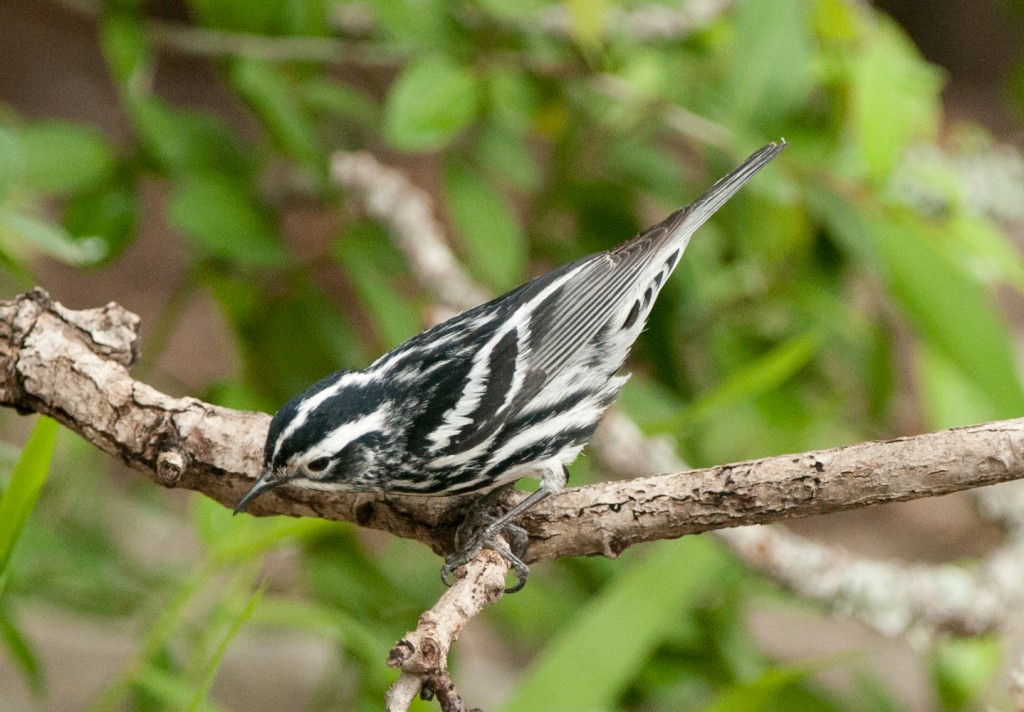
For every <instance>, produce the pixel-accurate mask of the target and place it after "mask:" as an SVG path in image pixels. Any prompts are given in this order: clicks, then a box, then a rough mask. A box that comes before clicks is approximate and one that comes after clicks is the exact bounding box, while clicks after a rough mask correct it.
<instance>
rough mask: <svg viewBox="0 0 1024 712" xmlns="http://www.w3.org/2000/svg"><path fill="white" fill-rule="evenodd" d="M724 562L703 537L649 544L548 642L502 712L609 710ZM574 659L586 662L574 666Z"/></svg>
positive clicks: (711, 580)
mask: <svg viewBox="0 0 1024 712" xmlns="http://www.w3.org/2000/svg"><path fill="white" fill-rule="evenodd" d="M724 563H725V557H724V556H723V555H722V554H721V553H720V552H719V550H718V549H717V548H716V547H715V544H714V543H713V541H712V540H711V539H708V538H706V537H686V538H684V539H680V540H679V541H673V542H659V543H658V544H656V545H653V546H651V547H648V549H647V557H646V558H645V559H644V560H643V561H641V562H640V563H638V564H636V565H634V566H633V567H632V568H629V569H627V570H624V571H622V572H621V573H620V574H619V575H617V576H616V577H615V578H614V580H613V581H612V582H611V583H610V584H609V585H608V586H607V587H606V588H605V589H604V590H603V591H602V592H601V593H600V594H599V595H598V596H596V597H594V598H593V599H591V601H590V602H589V603H588V604H587V605H586V606H584V607H583V608H582V609H580V610H579V611H578V612H577V614H576V616H575V617H574V619H573V620H571V621H567V622H566V625H565V628H564V629H563V630H562V631H561V632H560V633H559V634H558V635H557V636H556V637H555V638H554V640H552V641H551V643H550V644H549V645H548V647H547V648H546V649H545V650H544V651H543V652H542V653H541V654H540V656H539V657H538V658H537V659H536V660H535V661H534V663H533V664H532V665H531V666H530V668H529V670H527V672H526V674H525V675H524V676H523V679H522V681H521V682H520V683H519V685H518V686H517V687H516V689H515V690H513V692H512V695H511V697H510V699H508V700H507V701H506V702H505V704H504V705H503V706H502V709H503V710H515V712H532V711H533V710H544V711H547V710H559V712H591V711H592V710H600V709H614V708H616V707H617V706H618V705H617V699H618V696H619V694H621V692H622V691H623V690H624V689H625V687H626V686H627V685H628V684H629V681H630V680H631V679H633V677H634V676H635V674H636V671H637V669H638V668H639V667H640V666H641V665H643V664H644V662H645V661H646V660H648V659H649V658H650V656H651V655H652V654H653V653H654V650H655V649H656V648H657V646H658V645H659V643H661V642H662V641H663V640H664V636H665V635H666V634H667V632H668V627H667V626H666V621H671V620H674V619H677V618H678V617H679V616H681V615H683V613H684V612H685V611H686V610H687V609H688V608H690V607H693V606H695V605H696V603H697V602H698V600H699V599H700V598H701V596H702V595H704V594H705V593H706V592H707V591H708V589H709V588H711V587H712V586H714V585H715V581H716V578H717V576H719V575H720V573H721V570H722V567H723V565H724ZM581 661H585V663H584V664H581Z"/></svg>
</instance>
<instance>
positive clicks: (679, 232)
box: [662, 139, 787, 242]
mask: <svg viewBox="0 0 1024 712" xmlns="http://www.w3.org/2000/svg"><path fill="white" fill-rule="evenodd" d="M786 145H787V144H786V140H785V139H779V141H778V142H777V143H776V142H775V141H773V142H772V143H769V144H768V145H767V146H765V147H764V148H761V149H760V150H758V151H756V152H755V153H754V154H752V155H751V156H750V158H748V159H747V160H745V161H744V162H743V163H742V164H741V165H740V166H738V167H737V168H735V169H733V170H732V171H731V172H730V173H729V174H728V175H726V176H725V177H723V178H721V179H720V180H719V181H718V182H717V183H715V184H714V185H713V186H711V187H710V188H709V189H708V191H707V192H706V193H704V195H702V196H701V197H699V198H697V200H695V201H693V202H692V203H690V204H689V205H688V206H686V207H685V208H681V209H680V210H677V211H676V212H674V213H672V215H670V216H669V217H668V219H666V220H665V222H664V223H662V224H663V225H665V228H666V230H665V233H666V234H665V242H676V241H680V240H681V241H685V240H686V239H687V238H689V236H690V235H692V234H693V233H694V232H696V230H697V228H699V227H700V226H701V225H703V224H704V223H705V222H707V220H708V218H710V217H711V216H712V215H714V214H715V212H716V211H717V210H718V209H719V208H721V207H722V206H723V205H725V203H726V202H727V201H728V200H729V199H730V198H731V197H732V196H734V195H736V193H737V192H739V189H740V188H742V187H743V185H744V184H745V183H746V182H747V181H748V180H750V179H751V178H753V177H754V174H756V173H757V172H758V171H759V170H761V169H762V168H764V167H765V166H767V165H768V164H769V163H771V162H772V161H773V160H774V159H775V157H776V156H778V155H779V154H780V153H782V150H783V149H784V148H786Z"/></svg>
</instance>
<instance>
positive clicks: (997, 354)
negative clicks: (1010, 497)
mask: <svg viewBox="0 0 1024 712" xmlns="http://www.w3.org/2000/svg"><path fill="white" fill-rule="evenodd" d="M872 227H873V230H872V232H873V233H874V236H875V240H876V242H877V244H878V246H879V247H880V248H881V251H882V256H883V259H884V260H885V262H886V267H887V268H888V277H889V280H890V289H891V290H892V292H893V295H894V296H895V297H896V298H897V299H898V300H899V302H900V303H901V305H902V306H903V308H904V310H905V311H906V313H907V315H908V317H909V318H910V320H911V322H912V323H913V324H914V325H915V326H916V327H917V329H918V331H919V333H920V334H921V335H922V336H923V337H924V338H926V339H927V340H928V341H929V342H930V343H931V344H932V346H933V347H934V348H935V349H937V350H938V351H940V352H941V353H944V354H945V355H946V356H947V357H948V358H949V359H950V360H951V361H952V362H953V363H955V364H957V366H959V367H960V369H961V371H962V372H963V373H964V375H965V376H967V377H968V378H970V380H971V381H972V382H973V383H974V385H975V386H976V387H977V388H978V389H979V390H980V391H981V392H982V393H984V394H986V395H987V396H988V398H989V401H990V402H991V404H992V408H993V410H992V417H993V418H1010V417H1016V416H1019V415H1020V414H1021V413H1024V389H1022V387H1021V382H1020V377H1019V375H1018V372H1017V356H1016V353H1015V351H1014V348H1013V340H1012V338H1011V336H1010V333H1009V330H1008V329H1007V327H1006V325H1005V324H1003V323H1002V321H1001V320H1000V318H999V316H998V313H997V311H996V309H995V307H994V305H993V304H992V302H991V301H990V299H989V298H988V296H987V295H986V294H985V292H984V289H983V288H982V287H981V285H979V284H978V282H977V281H976V280H974V279H972V278H971V276H970V275H968V274H967V273H966V272H965V271H964V270H963V269H962V267H961V266H960V265H958V264H956V263H954V262H952V261H951V260H949V259H948V258H947V257H946V255H945V254H943V252H942V251H941V250H940V249H939V248H938V247H937V246H936V240H937V239H941V238H939V236H938V235H936V234H935V233H933V232H931V231H926V230H924V229H922V227H921V226H920V225H919V224H918V223H916V222H914V221H912V220H903V221H898V222H890V221H880V220H879V221H875V222H874V223H873V225H872Z"/></svg>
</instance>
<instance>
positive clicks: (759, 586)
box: [0, 0, 1024, 712]
mask: <svg viewBox="0 0 1024 712" xmlns="http://www.w3.org/2000/svg"><path fill="white" fill-rule="evenodd" d="M1022 30H1024V5H1022V4H1021V3H1020V2H1019V0H1004V1H1002V2H995V1H992V0H981V1H979V0H973V1H971V0H956V1H953V2H947V3H934V2H914V1H911V0H905V1H899V0H889V1H888V2H880V3H873V4H869V3H865V2H860V1H858V0H813V1H811V2H803V1H802V0H734V1H732V2H730V1H728V0H683V1H682V2H669V3H658V2H622V3H618V2H614V1H613V0H569V1H567V2H565V3H562V4H548V3H546V2H544V1H543V0H527V1H526V2H522V3H518V4H516V5H514V6H509V4H507V3H504V2H499V1H498V0H467V1H466V2H445V1H444V0H384V1H382V2H359V1H337V0H266V1H265V2H256V3H254V2H250V1H249V0H151V1H149V2H145V1H144V0H108V1H107V2H103V1H102V0H4V1H3V2H2V3H0V294H2V297H3V298H4V299H7V298H11V297H13V296H14V295H15V294H17V293H19V292H21V291H24V290H25V289H27V288H29V287H31V286H33V285H40V286H42V287H44V288H45V289H47V290H48V291H49V292H50V293H51V294H52V295H53V297H54V298H55V299H57V300H59V301H61V302H62V303H64V304H65V305H67V306H69V307H72V308H88V307H96V306H101V305H103V304H106V303H107V302H110V301H116V302H119V303H120V304H122V305H124V306H125V307H126V308H128V309H129V310H131V311H133V312H135V313H137V314H139V315H140V316H141V317H142V343H141V358H140V360H139V362H138V364H137V365H136V366H135V367H134V368H133V374H134V375H135V377H136V378H138V379H140V380H143V381H146V382H148V383H150V384H152V385H154V386H155V387H157V388H160V389H162V390H165V391H167V392H169V393H171V394H174V395H192V396H196V397H200V398H203V399H205V400H208V401H211V402H215V403H219V404H223V405H226V406H229V407H237V408H246V409H253V410H264V411H267V412H272V411H273V410H275V409H276V408H277V407H278V406H280V405H281V404H282V403H283V402H284V401H285V400H287V399H288V398H289V397H290V396H291V395H293V394H294V393H296V392H298V391H299V390H301V389H302V388H304V387H305V386H306V385H308V384H309V383H311V382H313V381H314V380H316V379H318V378H320V377H321V376H323V375H325V374H327V373H328V372H330V371H333V370H335V369H337V368H340V367H350V368H357V367H361V366H365V365H366V364H368V363H369V362H370V361H371V360H373V358H375V357H376V356H377V355H379V354H380V353H382V352H383V351H384V350H386V349H388V348H390V347H392V346H394V345H396V344H397V343H399V342H401V341H402V340H404V339H405V338H408V337H409V336H411V335H413V334H414V333H416V332H418V331H419V330H421V329H422V328H424V327H425V326H427V325H428V324H429V323H430V320H431V318H432V317H433V315H434V313H435V312H434V311H433V310H432V309H431V305H432V303H433V302H434V301H435V300H434V296H433V295H432V294H431V293H429V291H428V290H426V289H425V288H424V287H423V286H422V285H420V283H419V280H418V279H417V277H418V275H416V274H414V273H412V272H411V271H410V268H409V266H408V265H407V263H406V261H405V260H404V258H403V256H402V254H401V253H400V252H399V251H398V250H397V249H396V248H395V247H394V246H393V242H392V240H391V236H390V235H389V232H388V226H387V225H386V224H383V223H382V222H380V221H378V220H375V219H374V218H373V217H372V216H371V215H370V214H369V211H368V210H367V207H366V205H365V204H364V203H363V202H362V201H361V200H360V197H359V195H357V194H355V193H353V192H351V191H349V190H346V189H345V188H343V187H340V186H339V185H337V184H335V183H334V182H333V181H332V180H331V176H330V171H329V167H330V160H331V156H332V154H333V153H334V152H336V151H342V152H352V151H359V150H366V151H370V152H371V153H372V154H373V155H374V156H375V157H376V158H377V159H378V160H379V161H381V162H382V163H384V164H386V165H388V166H391V167H393V168H396V169H398V170H400V171H402V172H403V173H404V174H405V175H406V176H407V179H408V180H409V181H410V182H411V183H412V184H414V185H416V186H418V187H420V188H422V189H424V190H425V191H427V192H428V193H429V195H430V196H431V197H432V200H433V203H434V214H435V215H436V217H437V218H438V219H439V220H440V221H441V222H442V225H443V226H444V227H445V229H446V230H447V232H448V235H449V236H450V239H451V241H452V244H453V249H454V250H455V252H456V254H457V255H458V256H459V258H460V259H461V260H462V261H463V263H464V264H465V265H466V267H467V269H468V270H469V272H470V273H471V274H472V275H473V277H475V278H476V279H477V280H478V281H479V282H480V283H481V284H483V285H484V286H485V287H486V288H487V289H489V290H491V291H493V292H495V293H497V292H500V291H503V290H506V289H508V288H511V287H513V286H515V285H517V284H519V283H520V282H522V281H523V280H525V279H526V278H528V277H529V276H532V275H535V274H539V273H541V272H543V271H544V270H546V269H549V268H551V267H553V266H556V265H559V264H562V263H564V262H567V261H570V260H572V259H574V258H576V257H578V256H580V255H583V254H586V253H588V252H592V251H596V250H600V249H606V248H608V247H611V246H613V245H615V244H617V243H619V242H621V241H622V240H624V239H626V238H628V237H630V236H632V235H634V234H635V233H637V232H638V231H639V230H641V229H642V228H644V227H645V226H647V225H649V224H651V223H653V222H655V221H658V220H660V219H661V218H662V217H664V215H665V214H667V213H668V212H669V211H671V210H673V209H675V208H676V207H679V206H680V205H683V204H685V203H687V202H689V201H690V200H692V199H693V198H694V197H696V196H697V195H698V194H700V193H701V192H702V191H703V190H704V189H705V188H706V187H708V186H709V185H710V184H711V183H712V182H713V181H714V180H716V179H717V178H718V177H720V175H722V174H723V173H724V172H725V171H727V170H728V169H729V168H731V167H732V166H734V165H735V164H737V163H738V162H739V161H740V160H741V159H742V158H744V157H745V156H746V155H747V154H748V153H749V152H751V151H752V150H753V149H755V148H757V147H759V146H760V145H762V144H764V143H766V142H767V141H769V140H774V139H777V138H779V137H780V136H784V137H785V138H786V139H787V140H788V141H789V143H790V147H789V148H788V149H787V151H786V152H785V153H784V154H783V155H782V157H781V158H780V159H779V160H777V161H776V162H775V164H773V166H772V167H771V168H770V169H769V170H766V171H764V172H763V173H762V174H760V175H759V176H758V177H757V179H756V180H755V181H753V182H752V183H751V184H750V185H749V186H748V187H747V188H745V189H744V191H743V192H742V193H741V194H740V195H739V196H738V197H737V198H735V199H734V200H733V201H732V202H731V203H730V204H729V205H727V206H726V207H725V208H724V209H723V210H722V211H721V212H720V213H719V215H717V216H716V217H715V218H714V219H713V220H712V221H711V223H709V225H708V226H707V227H705V228H704V229H703V230H702V231H701V233H700V234H699V236H698V238H697V239H695V240H694V242H693V243H692V245H691V247H690V248H689V251H688V252H687V256H686V258H685V259H684V261H683V264H682V265H681V266H680V268H679V269H678V270H677V272H676V274H675V275H674V276H673V278H672V280H670V282H669V283H668V285H667V287H666V289H665V290H664V291H663V293H662V296H661V298H660V300H659V303H658V307H657V308H656V309H655V313H654V315H653V316H652V318H651V321H650V324H649V327H648V329H647V331H646V332H645V333H644V335H643V336H642V337H641V339H640V341H639V342H638V344H637V347H636V348H635V350H634V354H633V358H632V362H631V363H632V370H633V371H634V373H635V375H634V377H633V378H632V380H631V381H630V383H629V385H628V387H627V390H626V391H625V392H624V394H623V397H622V399H621V402H620V407H621V408H622V409H623V410H624V411H625V412H626V413H627V414H628V415H629V416H630V417H632V418H633V419H634V420H635V421H636V422H637V423H638V424H639V425H640V426H641V427H642V428H643V429H644V431H645V432H647V433H649V434H652V435H659V436H661V437H663V438H668V439H669V441H670V442H672V443H673V444H674V445H675V446H676V447H677V448H678V452H679V454H680V456H681V457H682V458H683V459H685V461H686V462H687V463H689V464H691V465H693V466H705V465H711V464H717V463H724V462H729V461H735V460H740V459H746V458H752V457H760V456H765V455H771V454H777V453H784V452H799V451H803V450H807V449H817V448H825V447H832V446H838V445H844V444H849V443H854V442H858V441H862V440H865V439H871V438H881V437H893V436H898V435H906V434H914V433H920V432H926V431H929V430H934V429H938V428H943V427H951V426H955V425H963V424H968V423H974V422H984V421H987V420H994V419H999V418H1009V417H1017V416H1020V415H1021V414H1022V413H1024V388H1022V385H1021V380H1020V377H1019V374H1020V353H1021V333H1022V324H1024V310H1022V306H1024V302H1022V299H1021V295H1022V293H1024V261H1022V259H1021V253H1020V245H1021V239H1022V236H1024V232H1022V226H1024V159H1022V155H1021V150H1022V133H1021V128H1022V125H1024V124H1022V120H1024V40H1022V38H1024V34H1022ZM34 422H35V418H23V417H20V416H18V415H16V414H15V413H13V412H3V413H0V428H2V430H3V441H4V442H5V443H6V444H5V445H3V447H2V449H0V485H3V486H4V487H7V486H8V483H10V482H11V477H10V474H11V470H12V468H13V467H14V464H15V463H16V462H18V461H19V457H20V456H21V451H22V446H23V444H24V443H25V441H26V438H27V437H28V434H29V431H30V430H31V429H32V427H33V424H34ZM25 455H26V456H25V457H23V458H22V460H21V461H22V462H23V463H24V462H26V460H30V459H31V457H29V456H35V457H37V458H38V455H39V453H38V452H36V448H33V447H30V448H27V449H26V454H25ZM44 460H45V458H44ZM43 469H44V470H45V466H44V468H43ZM607 477H608V475H607V474H605V473H603V472H602V471H601V468H600V463H599V462H598V461H596V460H595V459H593V458H587V457H584V458H581V460H580V461H579V462H578V463H576V465H574V467H573V470H572V481H571V483H574V484H582V483H586V482H588V481H593V480H595V479H602V478H607ZM1008 491H1009V490H1008ZM976 509H977V508H976V507H975V501H974V500H973V499H972V498H971V497H970V496H968V495H956V496H950V497H943V498H937V499H929V500H919V501H916V502H912V503H907V504H902V505H890V506H885V507H876V508H870V509H862V510H858V511H854V512H849V513H844V514H838V515H830V516H825V517H818V518H814V519H809V520H804V521H799V522H793V523H792V524H791V525H790V526H791V527H792V529H793V530H794V531H796V532H798V533H800V534H803V535H806V536H807V537H810V538H812V539H815V540H818V541H824V542H828V543H830V544H835V545H838V546H842V547H844V548H845V549H847V550H849V551H852V552H854V553H855V554H857V555H861V556H864V557H873V558H878V559H885V560H898V561H905V562H908V563H913V564H915V565H922V566H928V565H937V564H944V563H956V564H959V565H963V566H967V567H969V566H972V565H974V564H976V563H977V562H979V561H984V560H985V559H986V557H987V556H989V555H990V554H991V552H993V551H994V550H996V549H997V547H999V546H1000V545H1001V543H1002V542H1003V541H1004V538H1005V536H1006V532H1004V531H1002V530H1001V528H1000V526H998V525H997V524H996V523H993V522H992V521H989V520H987V519H986V518H985V517H984V516H981V515H980V514H979V513H978V512H977V511H976ZM5 530H6V534H5ZM18 534H20V537H19V538H18V543H17V548H16V549H14V553H13V555H12V556H11V557H10V559H9V561H7V560H6V559H5V557H4V556H3V555H2V554H3V551H2V550H0V563H3V564H4V568H3V569H0V581H2V582H3V586H2V588H0V641H2V645H0V708H2V709H3V710H5V711H16V712H20V711H21V710H78V709H88V710H95V711H101V710H140V711H141V710H163V709H196V710H228V709H245V710H253V711H259V710H272V709H273V710H276V709H281V708H286V709H292V710H310V711H313V710H356V709H358V710H362V709H366V710H369V709H381V708H382V707H383V701H382V700H383V694H384V691H385V690H386V688H387V686H388V684H390V682H391V680H393V679H394V677H395V673H393V672H392V671H391V670H390V669H388V668H386V667H385V666H384V660H385V658H386V655H387V651H388V649H389V648H390V646H391V644H392V643H393V642H394V641H395V640H397V639H398V638H399V637H400V636H401V635H402V633H403V632H405V631H406V630H408V629H410V628H412V627H414V625H415V621H416V618H417V616H418V615H419V613H420V612H422V611H423V610H425V609H426V608H427V607H429V606H430V605H431V604H432V603H433V602H434V601H435V600H436V598H437V596H438V595H439V593H440V591H441V584H440V583H439V581H438V575H437V572H438V567H439V565H440V561H439V559H438V558H437V557H436V556H434V555H433V554H432V553H430V552H429V551H427V550H426V549H425V548H424V547H422V546H420V545H417V544H415V543H410V542H407V541H400V540H396V539H394V538H391V537H388V536H386V535H382V534H379V533H371V532H364V531H360V530H358V529H357V528H356V527H354V526H351V525H344V524H334V523H326V522H319V521H297V520H290V519H274V520H266V521H261V520H256V519H254V518H251V517H236V518H231V517H230V512H228V511H227V510H225V509H224V508H223V507H221V506H220V505H217V504H216V503H214V502H212V501H209V500H206V499H205V498H202V497H201V496H198V495H194V494H191V493H188V492H177V491H165V490H163V489H162V488H159V487H157V486H155V485H154V484H152V483H151V482H150V481H149V480H147V479H145V478H144V477H141V476H139V475H138V474H137V473H133V472H131V471H128V470H126V469H125V468H123V467H121V466H119V465H118V464H117V463H115V462H113V461H111V460H110V459H109V458H108V457H106V456H105V455H103V454H102V453H100V452H99V451H97V450H95V449H94V448H92V447H90V446H89V445H87V444H85V443H84V442H83V441H81V440H80V439H79V438H77V437H76V436H74V435H73V434H71V433H69V432H67V431H60V432H59V433H58V434H57V447H56V451H55V453H54V455H53V463H52V467H51V474H50V477H49V479H48V480H47V482H46V484H45V487H44V488H43V490H42V493H41V495H40V498H39V501H38V504H37V505H36V506H35V509H34V511H33V512H32V514H31V516H30V517H29V518H28V520H27V522H26V523H25V526H24V528H23V529H21V528H20V527H19V528H18V529H17V530H16V529H15V527H14V525H13V524H12V522H10V521H8V522H6V523H5V522H2V521H0V543H2V542H3V541H4V540H5V537H6V539H7V540H13V538H14V537H15V535H18ZM837 605H838V603H837ZM835 607H836V606H831V607H830V606H828V605H822V604H821V602H816V603H809V602H807V601H802V600H801V599H800V598H798V597H796V596H793V595H791V594H790V593H787V592H786V591H785V590H784V587H782V586H780V585H778V584H777V583H776V582H774V581H772V580H771V579H769V578H766V577H763V576H761V575H760V574H758V573H756V572H754V571H752V570H750V569H749V568H747V566H746V565H745V564H744V563H743V562H742V561H740V560H738V559H737V558H735V557H734V556H733V555H732V554H730V553H729V552H728V551H727V550H726V549H725V548H723V547H721V546H720V545H719V544H718V543H717V542H716V540H715V538H714V537H709V536H702V537H691V538H687V539H684V540H681V541H677V542H662V543H659V544H658V545H652V546H645V547H638V548H636V549H635V550H630V551H627V552H626V553H625V554H624V555H623V556H622V557H621V558H620V559H619V560H617V561H608V560H603V559H572V560H565V561H559V562H551V563H546V564H542V565H538V566H536V567H534V572H533V575H532V576H531V579H530V584H529V585H528V586H527V587H526V588H525V590H524V591H523V592H521V593H519V594H516V595H515V596H509V597H506V598H505V599H504V600H502V601H501V603H500V604H499V605H497V606H495V607H494V608H493V609H491V610H489V611H487V613H486V615H484V616H483V617H482V618H481V619H478V620H476V621H474V622H473V623H472V624H471V626H470V627H469V629H468V630H467V631H466V633H465V634H464V636H463V639H462V640H460V642H459V643H458V644H457V646H456V647H455V653H454V656H453V660H452V664H453V669H454V674H455V679H456V680H457V681H458V683H459V687H460V691H461V692H463V693H464V694H465V696H466V699H467V702H468V703H470V704H471V705H477V706H480V707H483V708H485V709H487V710H496V709H498V710H502V709H503V710H513V709H514V710H517V711H521V710H534V709H536V710H541V709H552V708H558V709H560V710H569V709H580V710H581V712H582V710H619V709H622V710H652V711H655V710H679V709H688V710H756V709H765V710H769V709H770V710H836V711H839V710H869V711H871V710H879V711H881V710H980V709H985V710H988V709H996V710H1009V709H1013V704H1012V702H1011V699H1010V693H1009V691H1008V689H1009V688H1008V684H1009V683H1008V677H1009V676H1010V674H1011V672H1010V671H1012V670H1013V669H1015V668H1014V666H1015V665H1016V666H1018V668H1019V666H1020V660H1021V656H1022V654H1024V645H1022V644H1021V636H1020V635H1019V634H1020V630H1019V629H1020V627H1021V626H1020V620H1021V618H1020V615H1019V614H1020V611H1019V610H1016V611H1015V610H1007V612H1006V624H1005V626H1001V627H1000V628H999V629H998V630H987V631H985V632H984V633H983V634H978V635H971V636H952V635H949V634H946V633H942V632H938V631H929V630H920V629H918V630H914V631H913V632H912V633H910V634H901V635H896V636H894V637H886V636H883V635H881V634H879V633H878V632H876V631H874V630H872V629H871V628H869V627H868V626H865V625H863V624H862V623H860V622H858V619H857V615H856V611H846V612H845V613H841V612H835V611H833V610H830V608H835ZM566 690H570V691H575V692H574V693H573V694H572V695H571V696H570V697H571V699H568V700H564V701H563V696H564V692H565V691H566ZM581 691H585V693H584V692H581ZM552 700H559V702H558V703H557V704H555V703H553V702H552ZM414 708H415V709H418V710H426V709H436V704H433V703H431V704H428V703H423V702H417V703H416V704H415V705H414Z"/></svg>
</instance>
